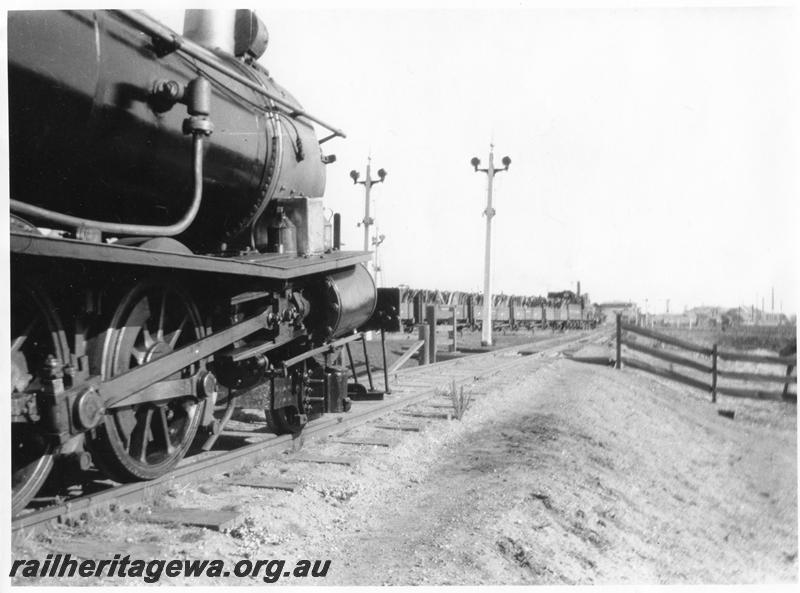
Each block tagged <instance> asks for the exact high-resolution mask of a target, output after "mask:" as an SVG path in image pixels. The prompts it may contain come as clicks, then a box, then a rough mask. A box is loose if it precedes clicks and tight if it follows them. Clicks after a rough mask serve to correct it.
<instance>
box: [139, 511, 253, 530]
mask: <svg viewBox="0 0 800 593" xmlns="http://www.w3.org/2000/svg"><path fill="white" fill-rule="evenodd" d="M240 516H241V513H239V512H234V511H210V510H208V509H195V508H191V509H167V510H163V511H153V512H152V513H150V514H149V515H146V516H145V518H144V521H145V522H146V523H174V524H177V525H191V526H192V527H206V528H207V529H213V530H214V531H222V530H223V529H228V528H229V527H232V526H233V524H234V523H236V522H237V521H238V520H239V517H240Z"/></svg>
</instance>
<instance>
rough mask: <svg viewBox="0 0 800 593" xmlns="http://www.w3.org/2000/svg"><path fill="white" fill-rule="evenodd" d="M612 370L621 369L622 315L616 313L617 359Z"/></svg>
mask: <svg viewBox="0 0 800 593" xmlns="http://www.w3.org/2000/svg"><path fill="white" fill-rule="evenodd" d="M614 368H615V369H621V368H622V313H617V359H616V361H615V362H614Z"/></svg>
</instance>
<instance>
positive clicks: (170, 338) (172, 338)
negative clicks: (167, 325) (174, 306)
mask: <svg viewBox="0 0 800 593" xmlns="http://www.w3.org/2000/svg"><path fill="white" fill-rule="evenodd" d="M187 323H189V316H188V315H186V316H184V318H183V319H182V320H181V322H180V324H179V325H178V329H176V330H174V331H172V332H170V333H169V334H167V335H165V336H164V341H165V342H166V343H167V344H169V347H170V348H172V349H173V350H174V349H175V344H177V343H178V340H179V339H180V337H181V333H183V329H184V328H185V327H186V324H187Z"/></svg>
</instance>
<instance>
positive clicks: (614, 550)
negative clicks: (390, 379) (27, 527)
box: [14, 359, 798, 585]
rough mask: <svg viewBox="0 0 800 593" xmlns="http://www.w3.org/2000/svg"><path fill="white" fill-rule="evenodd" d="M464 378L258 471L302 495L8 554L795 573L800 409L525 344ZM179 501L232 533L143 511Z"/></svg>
mask: <svg viewBox="0 0 800 593" xmlns="http://www.w3.org/2000/svg"><path fill="white" fill-rule="evenodd" d="M471 390H472V392H473V393H474V394H475V400H474V402H473V404H472V406H471V408H470V410H469V411H468V412H467V416H466V417H465V418H464V420H463V421H462V422H456V421H450V422H448V421H442V420H429V421H423V422H427V423H428V427H427V429H426V430H425V431H423V432H422V433H403V434H401V433H396V432H394V431H391V432H390V431H381V432H382V433H383V434H382V436H383V437H384V438H386V437H387V436H388V437H391V438H394V439H396V440H397V444H396V445H395V446H394V447H392V448H390V449H384V448H376V447H365V446H361V447H349V448H348V446H347V445H342V444H335V443H324V444H320V445H313V447H314V450H315V451H318V452H321V453H324V454H327V455H333V454H341V455H344V454H346V455H350V456H353V455H356V456H359V457H360V462H359V463H358V464H357V466H355V467H342V466H331V465H312V464H308V463H293V462H291V461H289V460H288V457H284V458H282V459H279V460H268V461H265V462H264V463H262V464H261V465H260V466H258V467H256V468H254V469H253V470H251V472H250V473H251V474H255V475H262V474H263V475H269V476H275V477H278V476H279V477H281V478H283V479H298V480H299V481H300V482H301V483H302V488H301V489H300V490H299V491H297V492H294V493H288V492H275V491H254V490H252V489H249V488H245V487H238V486H231V485H230V484H226V483H225V478H222V477H220V478H219V479H218V480H213V481H210V482H208V483H204V484H195V485H188V486H176V487H175V488H173V490H172V491H170V492H169V493H168V495H167V496H166V497H163V498H161V499H159V500H153V501H152V504H151V505H150V507H145V508H141V509H133V510H128V511H127V512H117V513H113V514H112V515H110V516H102V517H95V518H91V519H89V520H87V521H84V522H73V523H71V524H68V525H62V526H60V527H57V528H54V529H53V530H51V531H49V532H46V533H42V534H38V535H33V536H32V535H25V534H23V535H21V536H18V537H17V538H15V541H14V555H15V557H17V558H34V557H42V556H43V555H44V554H46V553H48V552H65V551H69V550H72V549H79V548H80V546H81V545H82V544H81V542H87V541H92V542H95V544H96V543H97V542H101V545H102V546H103V549H106V550H108V551H109V557H110V555H112V554H113V553H114V552H115V551H121V552H125V550H126V549H128V550H130V549H132V547H133V549H134V551H136V549H138V550H139V553H138V556H139V557H148V556H142V554H146V553H149V557H161V558H172V557H176V558H183V557H186V558H192V559H194V558H223V559H226V561H227V562H229V563H230V564H233V563H235V562H236V561H237V560H240V559H242V558H251V559H256V558H263V559H273V558H285V559H287V560H288V561H290V562H294V561H295V560H296V559H299V558H330V559H331V560H332V563H331V568H330V571H329V572H328V575H327V577H326V578H324V579H293V578H289V579H286V580H283V581H281V582H282V583H286V584H290V583H291V584H325V585H334V584H335V585H358V584H394V585H403V584H489V583H494V584H595V583H772V582H797V576H798V573H797V571H798V561H797V462H796V408H795V407H794V406H792V405H789V404H781V403H775V402H746V401H743V400H731V401H726V402H721V407H726V408H729V409H731V408H733V409H736V416H735V419H734V420H729V419H727V418H724V417H721V416H719V415H718V414H717V407H715V406H714V405H712V404H710V403H709V402H708V401H707V398H706V397H705V396H704V395H703V394H701V393H699V392H694V391H692V390H690V389H688V388H683V387H679V386H675V385H673V384H670V383H667V382H666V381H661V380H659V379H653V378H651V377H649V376H647V375H643V374H640V373H637V372H634V371H627V370H626V371H615V370H613V369H610V368H606V367H601V366H594V365H585V364H579V363H576V362H573V361H569V360H564V359H553V360H547V361H537V360H529V361H526V362H525V363H524V364H523V365H521V366H520V367H518V368H515V369H514V370H512V371H508V372H505V373H504V374H502V375H498V376H495V377H493V378H490V379H488V380H484V381H480V382H477V383H475V384H473V386H472V387H471ZM428 411H430V410H428ZM395 419H396V420H398V421H402V422H405V423H407V422H410V421H416V422H419V421H420V419H419V418H415V417H409V416H402V415H400V414H396V415H395ZM357 432H358V433H359V434H365V435H366V434H371V435H375V433H376V432H378V431H377V430H376V429H370V428H367V427H362V428H359V429H357ZM180 506H194V507H197V506H202V507H204V508H208V509H223V508H225V509H237V510H239V511H241V513H242V515H243V521H242V523H240V525H239V526H238V527H237V528H236V529H234V530H232V531H230V532H228V533H217V532H211V531H208V530H205V529H199V528H192V527H182V526H172V527H165V526H158V525H153V524H149V523H146V522H145V521H144V520H145V519H146V518H147V515H148V512H149V510H150V508H165V507H166V508H170V507H180ZM136 546H138V547H139V548H136ZM55 580H56V581H58V584H64V585H67V584H78V583H80V582H81V581H82V584H89V583H87V582H86V580H85V579H84V580H80V579H77V578H74V579H66V578H65V579H55ZM15 582H16V583H17V584H23V583H32V582H35V580H28V579H17V580H16V581H15ZM46 582H47V583H48V584H49V583H53V582H54V580H52V579H51V580H48V581H46ZM100 582H103V583H105V584H112V583H113V584H135V583H133V582H132V581H131V580H127V581H123V580H121V579H116V580H115V579H104V580H103V581H93V582H92V584H100ZM161 582H162V583H174V584H178V583H181V582H182V581H181V580H180V579H167V578H166V577H165V578H162V580H161ZM183 582H186V583H188V584H223V583H225V584H261V583H262V580H261V578H260V577H259V578H254V579H234V578H233V577H229V578H227V579H226V578H220V579H192V580H191V581H183ZM39 584H44V582H43V581H39Z"/></svg>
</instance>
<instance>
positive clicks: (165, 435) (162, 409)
mask: <svg viewBox="0 0 800 593" xmlns="http://www.w3.org/2000/svg"><path fill="white" fill-rule="evenodd" d="M157 409H158V414H157V415H158V418H157V420H156V423H155V428H157V429H158V435H159V436H160V437H161V444H162V445H163V446H164V448H165V449H166V451H167V453H168V454H172V452H173V451H175V447H174V446H173V444H172V439H171V438H170V428H169V423H168V422H167V409H166V406H158V408H157Z"/></svg>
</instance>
